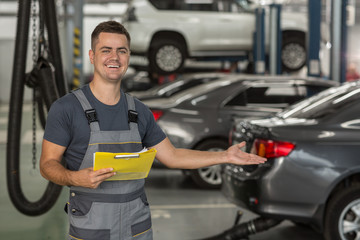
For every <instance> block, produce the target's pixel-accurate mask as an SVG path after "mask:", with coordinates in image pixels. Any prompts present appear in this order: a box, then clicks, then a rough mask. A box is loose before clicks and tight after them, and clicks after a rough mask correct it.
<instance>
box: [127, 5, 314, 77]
mask: <svg viewBox="0 0 360 240" xmlns="http://www.w3.org/2000/svg"><path fill="white" fill-rule="evenodd" d="M267 15H268V14H267ZM265 22H266V25H268V22H269V21H267V20H266V21H265ZM123 23H124V25H125V27H126V28H127V29H128V31H129V32H130V34H131V38H132V39H131V51H132V54H134V55H141V56H147V58H148V60H149V67H150V70H151V71H153V72H157V73H160V74H170V73H174V72H179V71H180V70H181V69H182V68H183V65H184V61H185V59H187V58H191V59H210V58H219V57H222V58H224V57H228V58H236V57H240V56H242V57H243V56H249V53H251V52H252V49H253V35H254V31H255V11H254V9H253V6H251V5H249V4H248V1H246V0H196V1H195V0H132V1H130V3H129V7H128V9H127V11H126V14H125V15H124V18H123ZM281 23H282V24H281V28H282V56H281V58H282V64H283V66H282V67H283V70H284V71H295V70H299V69H300V68H302V67H303V66H304V65H305V62H306V48H305V42H306V41H305V33H306V32H307V27H308V25H307V16H306V14H304V13H296V12H291V13H288V12H285V11H282V15H281ZM267 29H268V27H266V28H265V31H266V34H267V35H268V32H269V31H268V30H267ZM266 40H268V37H266ZM265 44H266V46H267V47H268V41H265Z"/></svg>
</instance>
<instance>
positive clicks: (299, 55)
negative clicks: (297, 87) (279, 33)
mask: <svg viewBox="0 0 360 240" xmlns="http://www.w3.org/2000/svg"><path fill="white" fill-rule="evenodd" d="M306 58H307V54H306V47H305V36H304V34H296V33H291V34H286V33H285V34H284V35H283V38H282V46H281V63H282V70H283V72H295V71H298V70H300V69H301V68H302V67H304V66H305V64H306Z"/></svg>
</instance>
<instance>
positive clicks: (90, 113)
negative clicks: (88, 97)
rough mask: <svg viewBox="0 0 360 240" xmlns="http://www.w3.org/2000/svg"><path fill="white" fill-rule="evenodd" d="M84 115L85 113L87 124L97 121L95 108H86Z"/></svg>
mask: <svg viewBox="0 0 360 240" xmlns="http://www.w3.org/2000/svg"><path fill="white" fill-rule="evenodd" d="M85 115H86V118H87V120H88V123H89V125H90V123H92V122H97V121H98V119H97V116H96V111H95V109H89V110H86V111H85Z"/></svg>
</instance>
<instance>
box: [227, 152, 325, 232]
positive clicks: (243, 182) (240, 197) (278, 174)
mask: <svg viewBox="0 0 360 240" xmlns="http://www.w3.org/2000/svg"><path fill="white" fill-rule="evenodd" d="M279 162H282V164H279ZM284 162H286V161H283V159H282V160H281V159H275V161H274V163H273V164H267V165H266V164H265V165H264V166H261V167H258V168H257V169H256V170H255V171H252V172H251V173H249V172H246V171H243V170H241V167H235V168H234V166H232V167H231V166H226V167H225V168H224V173H223V184H222V192H223V194H224V195H225V196H226V198H227V199H228V200H229V201H231V202H233V203H234V204H236V205H238V206H240V207H243V208H246V209H249V210H251V211H253V212H254V213H257V214H259V215H261V216H265V217H271V218H277V219H287V220H292V221H296V222H303V223H308V224H311V225H314V226H315V227H316V228H321V225H322V217H323V216H322V214H323V206H324V203H322V200H321V197H320V195H321V194H322V193H323V189H322V191H320V190H319V193H318V194H314V193H313V192H312V191H306V189H304V188H302V187H301V185H302V184H299V179H297V176H294V175H293V178H292V176H289V174H291V173H292V171H290V172H287V169H289V167H291V168H293V169H294V166H293V165H291V164H290V165H291V166H290V165H289V164H286V163H285V164H284ZM236 168H237V169H236ZM294 170H295V171H296V169H294ZM292 174H293V173H292ZM308 181H310V182H311V181H314V179H308V180H306V179H305V180H303V182H304V183H303V184H305V185H306V184H309V182H308ZM296 182H297V184H295V183H296ZM310 184H311V183H310ZM313 185H314V184H313ZM309 186H310V185H308V189H309Z"/></svg>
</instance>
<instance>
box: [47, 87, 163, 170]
mask: <svg viewBox="0 0 360 240" xmlns="http://www.w3.org/2000/svg"><path fill="white" fill-rule="evenodd" d="M82 89H83V91H84V94H85V96H86V97H87V99H88V101H89V103H90V104H91V106H92V107H93V108H94V109H95V110H96V114H97V118H98V121H99V125H100V130H102V131H110V130H115V131H118V130H129V124H128V108H127V101H126V98H125V95H124V92H123V91H121V98H120V101H119V102H118V103H117V104H115V105H111V106H109V105H105V104H103V103H102V102H100V101H99V100H97V99H96V98H95V96H94V95H93V94H92V92H91V90H90V88H89V85H85V86H84V87H82ZM135 108H136V111H137V112H138V128H139V133H140V136H141V139H142V144H143V146H144V147H152V146H154V145H156V144H158V143H160V142H161V141H162V140H164V139H165V137H166V135H165V133H164V132H163V131H162V130H161V128H160V127H159V125H158V124H157V123H156V121H155V119H154V117H153V115H152V113H151V111H150V110H149V108H148V107H147V106H145V105H144V104H143V103H142V102H140V101H139V100H138V99H135ZM44 139H46V140H47V141H50V142H52V143H55V144H58V145H61V146H64V147H66V151H65V153H64V158H65V160H66V164H67V168H68V169H70V170H78V169H79V167H80V164H81V162H82V159H83V157H84V155H85V152H86V149H87V146H88V143H89V139H90V127H89V124H88V121H87V119H86V116H85V113H84V110H83V108H82V107H81V104H80V102H79V101H78V100H77V98H76V97H75V95H74V94H72V93H69V94H67V95H65V96H64V97H62V98H60V99H58V100H57V101H55V102H54V103H53V104H52V106H51V108H50V111H49V113H48V117H47V121H46V127H45V134H44Z"/></svg>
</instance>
